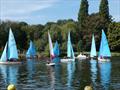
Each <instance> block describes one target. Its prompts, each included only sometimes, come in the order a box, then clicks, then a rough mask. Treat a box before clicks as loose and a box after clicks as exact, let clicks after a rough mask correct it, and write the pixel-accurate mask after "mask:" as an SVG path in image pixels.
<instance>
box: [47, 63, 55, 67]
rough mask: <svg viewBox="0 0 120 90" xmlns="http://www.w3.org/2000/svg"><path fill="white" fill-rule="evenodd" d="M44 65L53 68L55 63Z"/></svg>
mask: <svg viewBox="0 0 120 90" xmlns="http://www.w3.org/2000/svg"><path fill="white" fill-rule="evenodd" d="M46 65H47V66H54V65H55V63H47V64H46Z"/></svg>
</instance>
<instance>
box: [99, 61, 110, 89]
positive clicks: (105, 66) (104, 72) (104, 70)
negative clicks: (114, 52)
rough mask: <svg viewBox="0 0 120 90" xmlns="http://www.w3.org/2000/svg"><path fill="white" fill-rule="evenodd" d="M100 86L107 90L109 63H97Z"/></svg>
mask: <svg viewBox="0 0 120 90" xmlns="http://www.w3.org/2000/svg"><path fill="white" fill-rule="evenodd" d="M99 68H100V79H101V85H102V86H103V88H104V90H109V84H110V77H111V76H110V74H111V62H105V63H99Z"/></svg>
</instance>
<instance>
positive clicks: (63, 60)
mask: <svg viewBox="0 0 120 90" xmlns="http://www.w3.org/2000/svg"><path fill="white" fill-rule="evenodd" d="M60 61H61V62H72V61H75V59H71V58H70V59H68V58H67V59H61V60H60Z"/></svg>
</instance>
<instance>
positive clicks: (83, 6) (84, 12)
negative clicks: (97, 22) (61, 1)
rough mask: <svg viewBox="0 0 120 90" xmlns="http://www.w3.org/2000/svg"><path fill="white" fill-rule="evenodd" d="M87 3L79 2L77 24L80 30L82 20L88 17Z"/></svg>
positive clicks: (85, 0) (84, 0)
mask: <svg viewBox="0 0 120 90" xmlns="http://www.w3.org/2000/svg"><path fill="white" fill-rule="evenodd" d="M88 6H89V5H88V1H87V0H81V5H80V9H79V13H78V23H79V28H80V29H82V27H83V26H82V24H83V23H84V20H85V19H86V17H87V16H88Z"/></svg>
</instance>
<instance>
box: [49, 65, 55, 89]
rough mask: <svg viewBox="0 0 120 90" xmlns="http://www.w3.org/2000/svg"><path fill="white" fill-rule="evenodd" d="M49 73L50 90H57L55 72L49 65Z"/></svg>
mask: <svg viewBox="0 0 120 90" xmlns="http://www.w3.org/2000/svg"><path fill="white" fill-rule="evenodd" d="M48 69H49V75H50V86H51V89H50V90H55V72H54V68H53V67H49V68H48Z"/></svg>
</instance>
